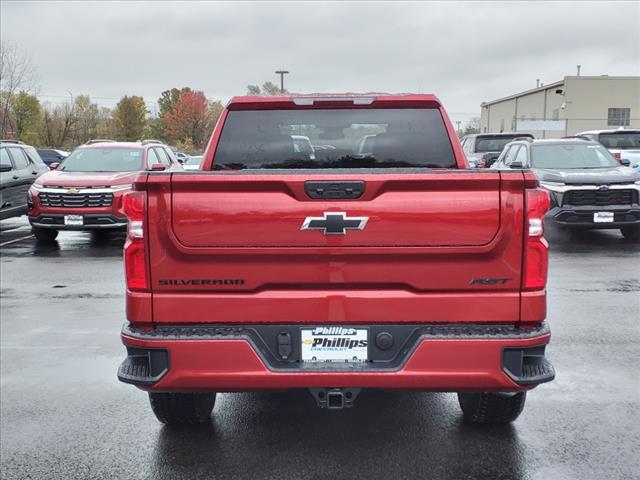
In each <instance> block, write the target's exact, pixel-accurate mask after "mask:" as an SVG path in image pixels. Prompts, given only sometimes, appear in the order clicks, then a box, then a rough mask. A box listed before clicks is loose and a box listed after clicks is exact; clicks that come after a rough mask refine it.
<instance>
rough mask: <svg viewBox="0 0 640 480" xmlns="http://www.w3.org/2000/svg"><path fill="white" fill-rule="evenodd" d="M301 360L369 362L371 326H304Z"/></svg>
mask: <svg viewBox="0 0 640 480" xmlns="http://www.w3.org/2000/svg"><path fill="white" fill-rule="evenodd" d="M353 342H357V343H353ZM300 361H301V362H302V363H310V364H315V363H359V364H361V363H365V362H367V361H369V329H368V328H365V327H350V326H339V325H337V326H335V325H332V326H321V327H303V328H301V329H300Z"/></svg>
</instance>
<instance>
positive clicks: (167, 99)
mask: <svg viewBox="0 0 640 480" xmlns="http://www.w3.org/2000/svg"><path fill="white" fill-rule="evenodd" d="M191 91H192V90H191V89H190V88H189V87H182V88H181V89H177V88H172V89H171V90H165V91H164V92H162V93H161V94H160V98H159V99H158V107H160V117H164V115H165V113H168V112H173V109H174V108H175V106H176V103H178V100H180V95H182V94H183V93H185V92H191Z"/></svg>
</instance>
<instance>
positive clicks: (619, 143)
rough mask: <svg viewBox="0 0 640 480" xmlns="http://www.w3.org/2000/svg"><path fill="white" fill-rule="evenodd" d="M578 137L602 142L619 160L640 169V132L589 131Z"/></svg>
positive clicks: (619, 130) (577, 135) (579, 134)
mask: <svg viewBox="0 0 640 480" xmlns="http://www.w3.org/2000/svg"><path fill="white" fill-rule="evenodd" d="M576 137H586V138H588V139H589V140H595V141H596V142H600V143H601V144H602V145H604V147H605V148H606V149H607V150H609V151H610V152H611V154H612V155H613V156H614V157H615V158H616V159H617V160H628V161H629V165H630V166H632V167H634V168H640V130H631V129H627V130H625V129H622V128H621V129H618V130H589V131H587V132H580V133H577V134H576ZM621 163H623V164H626V162H621Z"/></svg>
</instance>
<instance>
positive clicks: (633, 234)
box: [620, 225, 640, 240]
mask: <svg viewBox="0 0 640 480" xmlns="http://www.w3.org/2000/svg"><path fill="white" fill-rule="evenodd" d="M620 231H621V232H622V235H623V236H624V238H626V239H627V240H640V225H630V226H628V227H622V228H621V229H620Z"/></svg>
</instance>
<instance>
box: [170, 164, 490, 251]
mask: <svg viewBox="0 0 640 480" xmlns="http://www.w3.org/2000/svg"><path fill="white" fill-rule="evenodd" d="M337 180H338V179H336V176H335V175H333V176H330V177H324V178H323V177H322V176H313V177H312V176H308V175H304V176H302V175H290V176H286V175H285V176H277V177H276V176H274V175H242V174H241V175H238V174H235V175H233V174H229V175H224V174H222V175H221V174H217V175H173V178H172V192H171V195H172V198H171V202H172V226H173V233H174V234H175V237H176V239H177V240H178V241H179V242H180V243H181V244H182V245H183V246H185V247H243V248H251V247H326V248H331V247H336V246H340V247H361V246H375V247H391V246H404V247H424V246H429V247H434V246H481V245H487V244H488V243H489V242H491V240H492V239H493V238H494V237H495V235H496V233H497V231H498V228H499V226H500V175H499V173H494V174H482V175H478V174H471V173H467V174H464V173H462V174H450V173H448V174H431V175H428V174H427V175H425V174H423V175H415V176H413V175H389V174H373V175H362V174H360V175H354V176H346V178H340V179H339V181H341V182H345V181H346V182H349V181H353V183H357V184H360V185H363V186H364V192H362V196H361V197H360V198H357V199H347V200H336V199H329V200H325V199H318V198H316V199H313V198H310V197H309V195H308V194H307V192H305V184H308V183H317V184H320V185H324V184H325V183H324V182H328V183H326V185H327V188H330V187H331V185H332V183H331V182H332V181H337ZM349 183H352V182H349ZM325 212H328V213H330V212H343V213H344V214H345V215H346V218H366V219H367V221H366V225H365V228H363V229H362V230H358V229H356V228H354V229H349V230H347V231H346V233H345V234H344V235H340V234H337V235H336V234H325V233H324V232H323V231H322V230H320V229H315V230H307V231H301V227H302V225H303V223H304V221H305V219H307V218H320V219H322V217H323V215H324V213H325Z"/></svg>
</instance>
